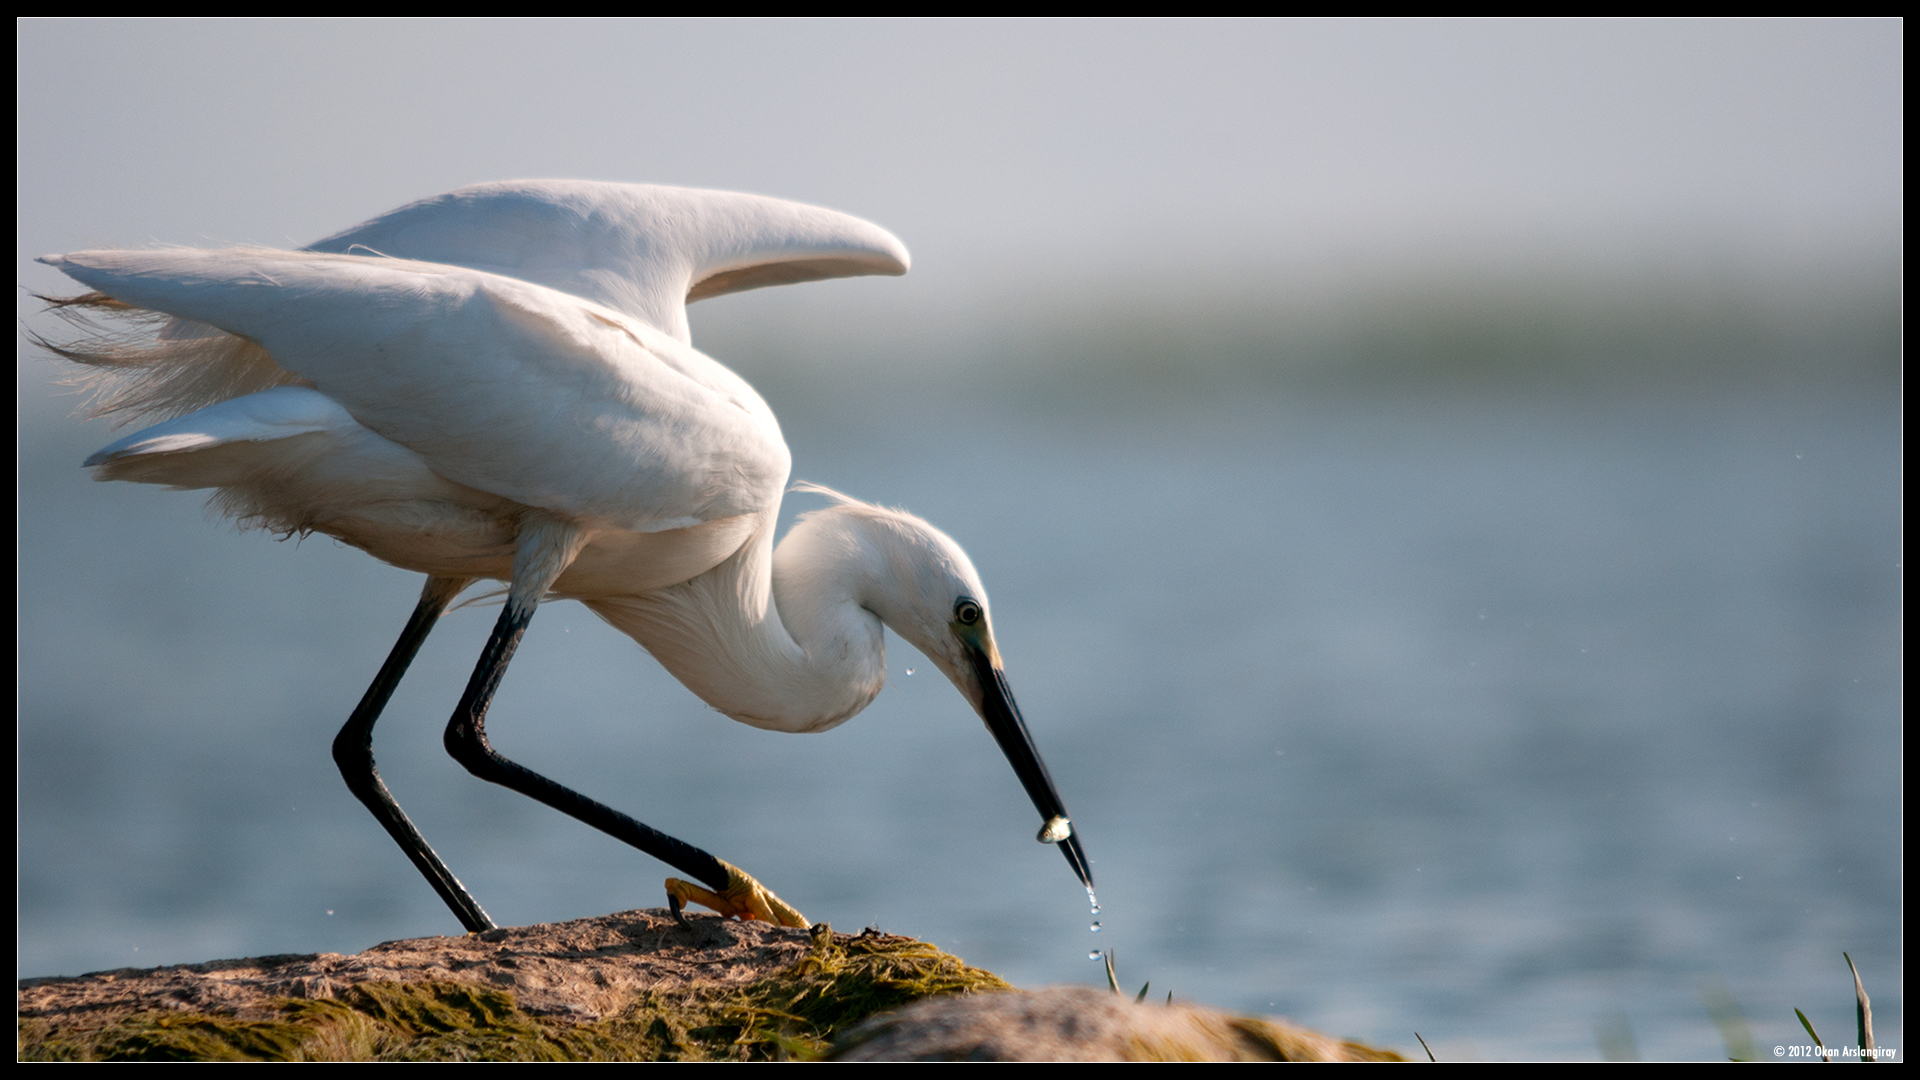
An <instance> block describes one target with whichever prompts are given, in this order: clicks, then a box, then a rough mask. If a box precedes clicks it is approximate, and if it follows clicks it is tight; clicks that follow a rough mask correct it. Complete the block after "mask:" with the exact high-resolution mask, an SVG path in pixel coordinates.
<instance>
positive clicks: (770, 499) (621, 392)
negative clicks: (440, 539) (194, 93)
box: [43, 249, 791, 532]
mask: <svg viewBox="0 0 1920 1080" xmlns="http://www.w3.org/2000/svg"><path fill="white" fill-rule="evenodd" d="M43 261H45V262H47V263H49V264H51V265H52V266H54V267H56V268H58V269H59V270H61V271H62V272H63V273H66V274H67V275H68V276H70V277H72V278H74V279H76V280H78V281H80V282H82V283H83V284H86V285H88V286H90V287H92V288H94V289H97V290H99V291H100V292H102V293H105V294H106V295H108V296H110V297H113V298H114V299H116V300H120V301H123V302H125V303H128V304H132V305H134V306H136V307H141V308H147V309H150V310H153V311H159V312H164V313H166V314H169V315H173V316H176V317H179V318H182V319H190V320H193V321H196V322H201V323H205V324H207V325H210V326H215V327H218V328H220V329H221V330H225V331H227V332H228V333H231V334H236V335H239V336H241V337H244V338H247V339H249V340H251V341H255V342H258V343H259V344H260V345H261V346H263V347H264V348H265V349H266V350H267V351H268V352H269V353H271V354H272V357H273V359H274V361H275V362H276V363H278V364H279V365H280V366H281V367H283V368H285V369H287V370H289V371H292V372H295V373H297V374H298V375H300V376H302V377H303V378H305V379H306V380H308V381H310V382H311V383H312V384H313V386H314V387H315V388H316V389H317V390H318V391H319V392H320V393H322V394H324V395H326V396H327V397H328V398H329V399H331V400H333V401H335V402H337V403H339V405H340V406H342V407H343V408H345V410H346V411H347V412H348V413H349V414H351V416H352V417H353V419H354V420H355V421H357V422H358V423H360V424H362V425H364V426H365V427H366V428H368V429H369V430H371V431H373V432H375V433H377V434H379V435H381V436H383V437H384V438H386V439H389V440H391V441H393V442H395V443H398V444H399V445H401V446H403V447H406V448H407V449H409V450H411V451H413V452H414V453H416V454H418V455H420V457H421V458H423V459H424V460H425V461H426V462H427V463H428V465H429V466H430V467H431V468H432V469H433V470H434V472H436V473H438V474H440V475H442V476H445V477H446V478H448V479H450V480H453V481H455V482H457V483H460V484H464V485H466V486H468V487H472V488H476V489H478V490H480V491H483V492H487V493H490V494H493V495H498V496H501V497H503V498H507V499H511V500H513V501H515V502H518V503H522V504H525V505H528V506H535V507H540V508H543V509H548V510H554V511H557V512H560V513H565V514H568V515H571V516H573V517H575V518H577V519H580V520H582V521H585V522H588V523H590V524H604V525H608V526H612V527H617V528H621V529H626V530H631V531H639V532H657V531H662V530H666V529H675V528H684V527H687V526H689V525H693V524H697V523H700V522H704V521H713V520H717V519H719V518H726V517H734V516H737V515H741V514H750V513H757V512H759V511H762V510H765V509H767V508H769V507H771V506H776V505H778V503H779V499H780V490H781V487H782V485H784V484H785V482H786V478H787V471H788V468H789V466H790V463H791V462H790V458H789V456H788V454H787V448H786V444H785V442H784V441H782V439H781V437H780V430H779V426H778V425H777V424H776V423H775V421H774V419H773V414H772V412H771V411H770V410H769V409H768V408H767V406H766V403H765V402H764V401H762V400H761V399H760V397H759V395H757V394H755V393H754V392H753V389H752V388H751V387H749V386H748V385H747V384H746V383H745V382H744V381H743V380H741V379H740V378H739V377H738V376H736V375H734V374H733V373H732V372H730V371H728V370H727V369H726V368H724V367H722V366H721V365H719V364H718V363H715V362H714V361H713V360H711V359H709V358H707V357H705V356H703V355H701V354H700V353H698V352H696V351H694V350H693V349H692V348H690V347H688V346H686V345H683V344H681V343H680V342H678V341H675V340H674V339H672V338H670V337H668V336H667V335H665V334H663V333H660V332H659V331H657V330H654V329H652V328H651V327H648V326H646V325H644V324H642V323H640V322H638V321H636V320H634V319H632V318H629V317H627V316H625V315H623V314H621V313H619V312H616V311H612V310H609V309H607V308H605V307H603V306H601V305H599V304H596V303H593V302H592V301H589V300H585V299H582V298H580V297H577V296H571V295H567V294H565V293H561V292H557V291H555V290H553V289H550V288H546V287H543V286H541V285H537V284H533V283H530V282H527V281H524V280H518V279H514V278H507V277H501V276H498V275H494V274H488V273H483V272H480V271H476V270H472V269H467V268H463V267H455V266H445V265H440V264H434V263H424V262H412V261H406V260H400V259H368V258H359V257H354V256H346V255H331V254H319V253H311V252H283V251H262V250H250V249H241V250H227V251H190V250H162V251H86V252H78V253H75V254H71V255H65V256H49V257H48V258H47V259H45V260H43Z"/></svg>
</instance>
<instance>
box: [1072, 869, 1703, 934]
mask: <svg viewBox="0 0 1920 1080" xmlns="http://www.w3.org/2000/svg"><path fill="white" fill-rule="evenodd" d="M1734 880H1736V881H1737V880H1739V879H1738V878H1735V879H1734ZM1089 929H1091V930H1092V931H1093V932H1094V933H1096V934H1097V933H1099V932H1100V921H1099V920H1098V919H1095V920H1094V923H1093V926H1091V927H1089Z"/></svg>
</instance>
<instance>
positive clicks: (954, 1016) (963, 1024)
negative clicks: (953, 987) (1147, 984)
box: [829, 986, 1405, 1061]
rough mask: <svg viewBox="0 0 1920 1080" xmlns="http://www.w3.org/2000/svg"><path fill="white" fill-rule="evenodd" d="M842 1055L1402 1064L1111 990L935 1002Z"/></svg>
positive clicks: (1292, 1030)
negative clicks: (1134, 998) (1386, 1062)
mask: <svg viewBox="0 0 1920 1080" xmlns="http://www.w3.org/2000/svg"><path fill="white" fill-rule="evenodd" d="M829 1057H830V1058H831V1059H832V1060H835V1061H1403V1060H1405V1059H1404V1058H1402V1057H1401V1056H1400V1055H1399V1054H1396V1053H1394V1052H1392V1051H1391V1050H1377V1049H1374V1048H1373V1047H1370V1046H1364V1045H1361V1044H1360V1043H1354V1042H1342V1041H1340V1040H1338V1039H1332V1038H1328V1037H1327V1036H1325V1035H1321V1034H1319V1033H1318V1032H1313V1031H1308V1030H1306V1029H1305V1028H1298V1027H1294V1026H1292V1025H1291V1024H1288V1023H1286V1022H1284V1021H1280V1020H1271V1019H1263V1018H1260V1017H1252V1016H1236V1015H1234V1014H1232V1013H1226V1012H1221V1011H1220V1010H1218V1009H1208V1008H1203V1007H1200V1006H1196V1005H1187V1004H1184V1003H1182V1004H1169V1005H1156V1004H1145V1003H1138V1004H1136V1003H1135V1002H1133V1001H1131V1000H1129V999H1127V998H1125V997H1122V996H1121V995H1119V994H1116V993H1113V992H1112V991H1110V990H1094V989H1090V988H1088V987H1083V986H1055V987H1049V988H1047V989H1044V990H1038V991H1034V992H1031V993H1023V992H1020V991H1013V992H1008V993H986V994H971V995H968V996H966V997H948V998H932V999H928V1000H925V1001H918V1002H915V1003H914V1004H912V1005H909V1006H907V1007H906V1008H903V1009H900V1010H897V1011H895V1012H891V1013H888V1014H886V1015H884V1016H877V1017H875V1018H873V1019H871V1020H868V1021H867V1022H866V1023H864V1024H861V1025H860V1026H859V1027H857V1028H855V1029H854V1030H853V1031H851V1032H848V1033H847V1034H846V1035H845V1036H843V1037H842V1038H841V1040H840V1041H839V1042H838V1043H837V1044H836V1045H835V1046H834V1049H833V1051H832V1053H831V1054H830V1055H829Z"/></svg>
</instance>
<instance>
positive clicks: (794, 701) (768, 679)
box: [585, 514, 886, 731]
mask: <svg viewBox="0 0 1920 1080" xmlns="http://www.w3.org/2000/svg"><path fill="white" fill-rule="evenodd" d="M782 553H786V545H782V552H781V553H776V552H775V551H774V546H773V515H772V514H769V515H767V521H766V524H765V525H764V527H763V528H762V529H761V531H760V532H759V533H758V534H757V535H756V536H755V537H754V539H753V540H752V541H751V542H749V543H748V544H746V545H745V546H743V547H742V548H741V549H740V550H739V551H737V552H735V553H734V554H733V555H732V556H731V557H729V558H728V559H727V560H726V561H725V562H723V563H721V564H720V565H719V566H716V567H714V568H713V569H712V570H710V571H708V572H707V573H704V574H702V575H700V576H699V577H697V578H694V579H693V580H691V581H688V582H684V583H682V584H679V585H675V586H672V587H671V588H667V589H661V590H659V591H657V592H651V593H647V594H645V595H643V596H635V597H599V598H594V599H591V600H587V601H585V603H586V604H587V606H588V607H590V608H592V609H593V610H594V611H595V612H596V613H597V614H599V615H600V617H601V618H603V619H605V620H607V621H608V622H609V623H611V624H613V626H614V627H616V628H617V629H619V630H621V631H622V632H624V633H626V634H627V635H628V636H629V637H632V638H633V639H634V640H635V641H637V642H639V643H640V644H641V645H642V646H643V647H644V648H645V649H646V650H647V651H648V652H650V653H652V654H653V655H654V657H655V659H657V660H659V661H660V663H661V665H662V666H664V667H665V668H666V669H667V670H668V671H670V672H672V673H673V675H674V677H675V678H677V679H679V680H680V681H681V682H682V683H684V684H685V685H686V686H687V688H688V689H689V690H692V691H693V692H694V693H695V694H696V695H698V696H699V697H700V699H701V700H702V701H705V702H706V703H707V704H709V705H711V706H713V707H714V708H715V709H718V710H719V711H721V712H723V713H725V714H727V715H728V716H730V717H732V718H734V719H735V720H739V721H741V722H742V723H747V724H752V725H753V726H755V727H760V728H768V729H771V730H776V731H824V730H826V729H828V728H831V727H833V726H835V725H837V724H839V723H841V722H842V721H844V720H846V719H847V718H849V717H851V716H853V715H854V714H855V713H857V712H859V711H860V710H861V709H864V708H866V706H867V704H868V703H869V702H871V701H872V700H873V699H874V696H875V695H877V694H879V693H880V688H881V687H882V686H884V685H885V684H886V652H885V638H884V635H883V633H882V630H881V624H880V619H879V617H878V616H876V615H874V614H873V612H871V611H868V610H866V609H865V608H863V607H862V606H861V605H860V602H859V597H860V596H861V595H862V592H863V588H864V586H865V584H866V583H865V581H864V577H865V576H866V575H867V573H868V572H867V571H866V569H865V568H864V567H863V566H862V565H861V564H860V563H859V561H858V560H839V561H828V562H825V563H822V562H820V561H818V560H799V559H793V558H789V559H784V560H783V559H782V558H781V557H780V555H781V554H782ZM796 563H799V564H801V565H795V564H796Z"/></svg>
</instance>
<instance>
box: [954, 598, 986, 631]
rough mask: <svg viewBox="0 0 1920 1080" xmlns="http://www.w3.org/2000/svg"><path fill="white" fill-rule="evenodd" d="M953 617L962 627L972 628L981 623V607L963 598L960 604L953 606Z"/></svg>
mask: <svg viewBox="0 0 1920 1080" xmlns="http://www.w3.org/2000/svg"><path fill="white" fill-rule="evenodd" d="M953 617H954V618H955V619H958V620H959V621H960V625H961V626H972V625H973V624H974V623H977V622H979V621H980V605H979V604H978V603H975V602H974V601H972V600H969V599H967V598H966V597H964V596H963V597H961V598H960V601H959V603H956V604H954V605H953Z"/></svg>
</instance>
